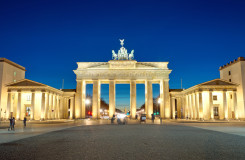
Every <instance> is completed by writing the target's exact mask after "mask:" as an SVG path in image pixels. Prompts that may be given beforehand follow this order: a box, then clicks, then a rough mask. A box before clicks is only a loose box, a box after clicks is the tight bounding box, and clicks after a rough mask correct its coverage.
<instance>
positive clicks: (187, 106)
mask: <svg viewBox="0 0 245 160" xmlns="http://www.w3.org/2000/svg"><path fill="white" fill-rule="evenodd" d="M185 99H186V113H185V115H186V117H187V118H188V119H189V118H190V107H189V96H188V94H187V95H186V96H185Z"/></svg>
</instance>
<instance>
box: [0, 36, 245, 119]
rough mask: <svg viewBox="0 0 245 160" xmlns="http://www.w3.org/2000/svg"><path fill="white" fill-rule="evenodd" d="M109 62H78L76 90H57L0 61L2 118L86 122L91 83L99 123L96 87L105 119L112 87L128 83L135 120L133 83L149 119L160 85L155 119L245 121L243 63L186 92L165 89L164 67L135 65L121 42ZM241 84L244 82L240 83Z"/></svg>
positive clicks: (112, 105) (166, 70) (112, 97)
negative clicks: (104, 96)
mask: <svg viewBox="0 0 245 160" xmlns="http://www.w3.org/2000/svg"><path fill="white" fill-rule="evenodd" d="M120 41H121V48H120V50H119V51H118V53H115V51H112V58H113V60H110V61H108V62H77V65H78V67H77V69H76V70H74V73H75V74H76V81H77V87H76V89H62V90H59V89H56V88H53V87H50V86H48V85H45V84H42V83H38V82H35V81H32V80H28V79H25V68H24V67H22V66H20V65H18V64H16V63H14V62H12V61H10V60H7V59H5V58H0V82H1V84H0V85H1V88H0V89H1V90H0V91H1V92H0V108H1V114H0V116H1V119H7V118H9V117H11V116H13V117H16V119H20V120H23V118H24V117H27V118H28V119H31V120H47V119H80V118H86V116H85V115H86V107H85V105H86V102H85V100H86V84H93V96H92V118H94V119H99V118H101V114H100V112H101V110H100V102H101V84H109V117H110V118H111V117H112V116H113V115H114V114H116V112H115V111H116V103H115V95H116V87H115V85H116V84H130V115H131V118H133V119H134V118H135V117H136V94H137V93H136V84H144V85H145V109H144V113H145V114H146V115H147V117H148V118H150V117H151V114H153V93H152V92H153V90H152V84H154V83H157V84H159V86H160V95H159V100H158V102H159V103H160V104H159V106H160V117H161V118H164V119H176V118H178V119H196V120H210V119H221V120H223V119H227V120H228V119H244V118H245V107H244V104H245V103H244V97H245V96H244V95H245V94H244V91H245V89H244V85H243V84H244V83H245V81H244V76H245V74H244V72H243V71H244V70H245V61H244V59H243V58H241V57H240V58H238V60H235V61H234V62H230V64H227V65H225V66H222V67H221V68H220V74H221V78H222V79H214V80H211V81H208V82H204V83H201V84H198V85H196V86H193V87H191V88H188V89H185V90H182V89H169V74H170V73H171V70H170V69H169V68H168V62H137V61H136V60H134V51H131V53H128V52H127V49H125V48H124V46H123V45H124V40H120ZM243 82H244V83H243Z"/></svg>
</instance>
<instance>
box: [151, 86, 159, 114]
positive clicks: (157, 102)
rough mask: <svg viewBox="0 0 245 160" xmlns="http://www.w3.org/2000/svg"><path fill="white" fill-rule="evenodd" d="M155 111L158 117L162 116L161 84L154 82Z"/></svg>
mask: <svg viewBox="0 0 245 160" xmlns="http://www.w3.org/2000/svg"><path fill="white" fill-rule="evenodd" d="M152 94H153V95H152V98H153V113H154V115H155V116H156V117H159V116H160V101H161V100H160V85H159V84H155V83H154V84H152Z"/></svg>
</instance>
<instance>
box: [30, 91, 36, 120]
mask: <svg viewBox="0 0 245 160" xmlns="http://www.w3.org/2000/svg"><path fill="white" fill-rule="evenodd" d="M34 119H35V90H34V91H32V93H31V120H34Z"/></svg>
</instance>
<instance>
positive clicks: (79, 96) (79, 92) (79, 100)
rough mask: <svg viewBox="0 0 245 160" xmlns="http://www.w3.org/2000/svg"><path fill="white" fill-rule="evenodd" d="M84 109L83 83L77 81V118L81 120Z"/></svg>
mask: <svg viewBox="0 0 245 160" xmlns="http://www.w3.org/2000/svg"><path fill="white" fill-rule="evenodd" d="M81 107H82V82H81V81H77V89H76V93H75V118H76V119H77V118H81Z"/></svg>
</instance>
